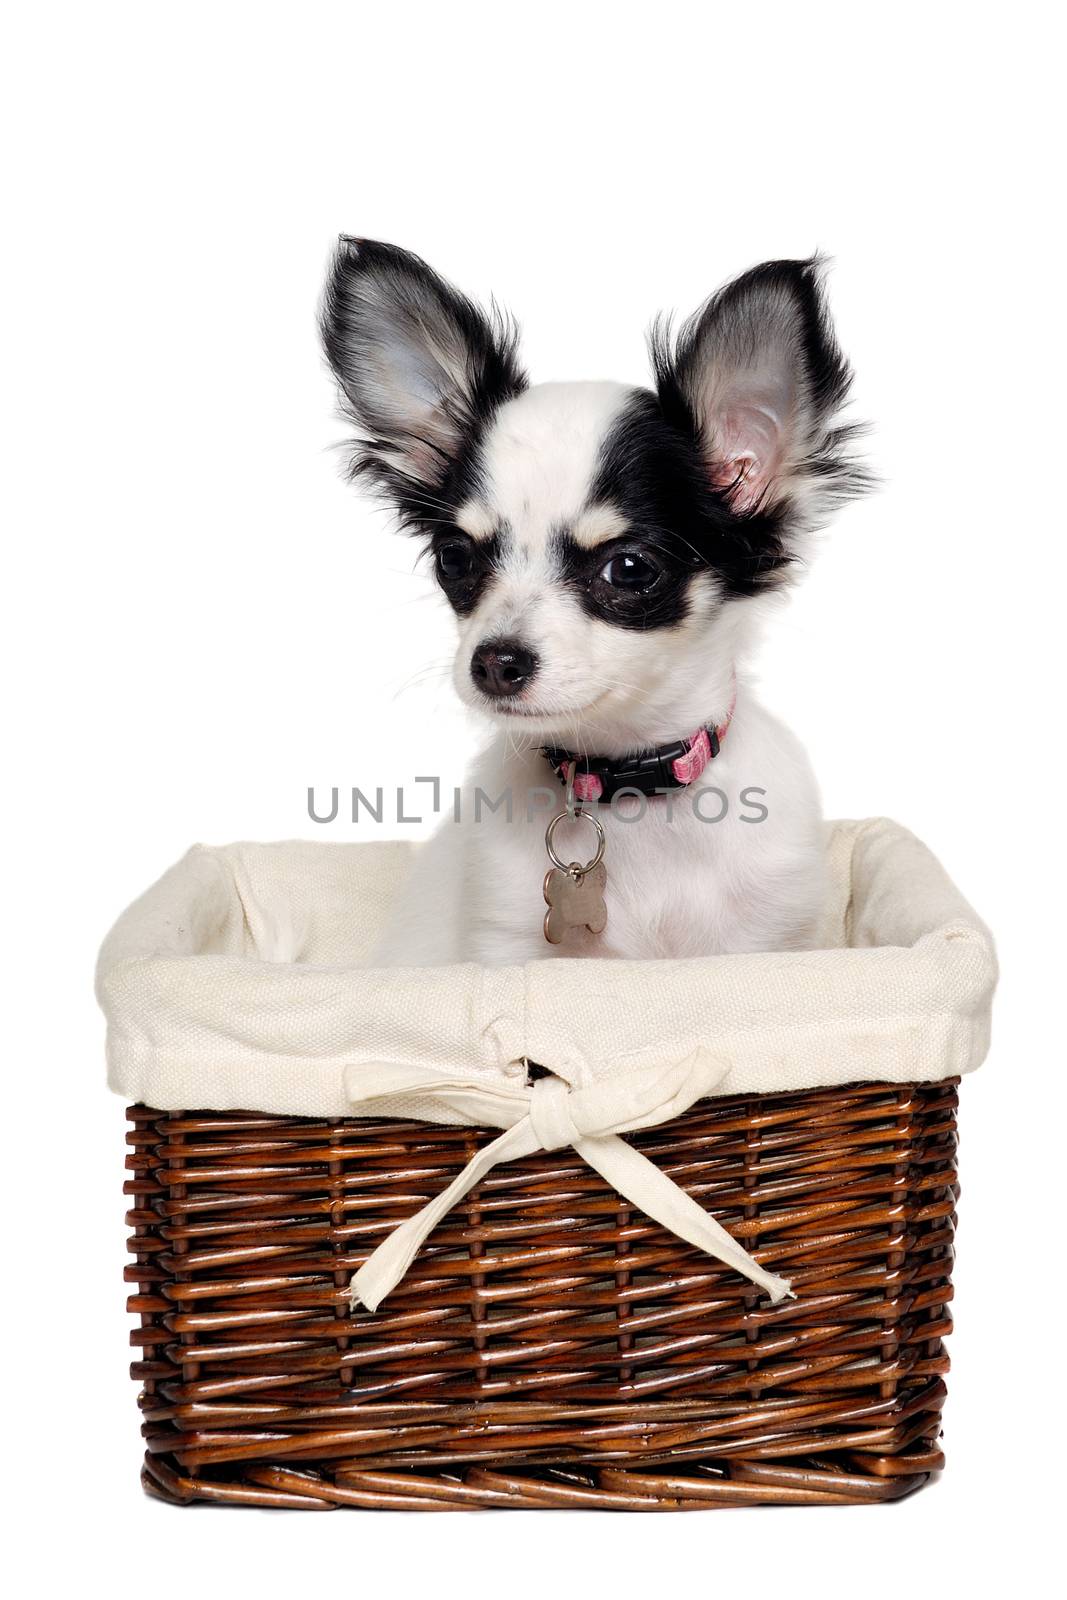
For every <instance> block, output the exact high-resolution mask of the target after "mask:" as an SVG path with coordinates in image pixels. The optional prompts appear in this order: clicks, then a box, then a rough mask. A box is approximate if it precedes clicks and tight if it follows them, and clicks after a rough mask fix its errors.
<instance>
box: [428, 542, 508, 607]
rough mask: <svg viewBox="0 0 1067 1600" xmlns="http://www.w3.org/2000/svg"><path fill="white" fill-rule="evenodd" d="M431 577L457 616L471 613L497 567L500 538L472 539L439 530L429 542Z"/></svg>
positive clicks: (499, 553)
mask: <svg viewBox="0 0 1067 1600" xmlns="http://www.w3.org/2000/svg"><path fill="white" fill-rule="evenodd" d="M430 553H431V555H432V557H433V564H434V575H435V577H436V578H437V581H438V583H439V584H440V585H441V588H442V589H443V590H444V592H445V595H446V596H447V598H448V601H449V604H450V605H451V606H452V609H453V610H454V611H455V612H456V614H457V616H461V617H466V616H469V614H470V613H471V612H472V611H473V610H474V608H475V606H476V605H477V604H478V601H479V599H480V598H481V596H482V593H483V591H484V589H485V586H486V584H487V583H488V582H489V580H490V579H491V577H492V576H493V574H494V572H496V570H497V568H498V567H499V565H500V558H501V554H502V549H501V539H500V536H499V535H498V534H494V535H493V537H492V538H491V539H472V538H471V537H470V536H469V534H466V533H463V532H462V531H461V530H460V529H459V528H448V527H446V528H442V529H440V530H438V532H436V533H435V534H434V536H433V538H432V539H431V541H430Z"/></svg>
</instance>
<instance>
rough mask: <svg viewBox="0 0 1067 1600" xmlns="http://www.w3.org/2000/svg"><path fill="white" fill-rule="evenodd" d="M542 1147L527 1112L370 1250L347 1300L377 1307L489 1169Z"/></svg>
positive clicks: (354, 1304)
mask: <svg viewBox="0 0 1067 1600" xmlns="http://www.w3.org/2000/svg"><path fill="white" fill-rule="evenodd" d="M537 1148H538V1143H537V1137H536V1135H535V1134H534V1132H533V1130H532V1128H531V1126H530V1120H529V1118H528V1117H523V1118H522V1120H521V1121H520V1122H517V1123H516V1124H515V1126H514V1127H511V1128H508V1129H507V1131H506V1132H505V1133H502V1134H501V1135H500V1137H499V1138H498V1139H494V1140H492V1142H491V1143H490V1144H487V1145H485V1146H484V1147H483V1148H482V1149H481V1150H479V1151H478V1152H477V1154H476V1155H474V1156H472V1157H471V1159H470V1160H469V1161H468V1162H467V1165H466V1166H465V1167H464V1168H463V1171H462V1172H461V1173H460V1174H459V1175H458V1177H455V1178H453V1180H452V1182H451V1183H450V1184H449V1186H448V1188H447V1189H444V1190H442V1192H441V1193H440V1194H439V1195H437V1196H435V1198H434V1199H433V1200H431V1201H430V1202H429V1204H427V1205H425V1206H423V1207H422V1210H421V1211H416V1213H415V1215H414V1216H413V1217H408V1218H407V1220H406V1221H405V1222H402V1223H401V1224H400V1226H399V1227H398V1228H394V1229H393V1231H392V1233H390V1234H389V1235H388V1237H387V1238H385V1239H383V1240H382V1242H381V1244H380V1245H379V1246H378V1248H377V1249H376V1250H374V1251H372V1252H371V1254H370V1255H369V1256H368V1257H367V1259H366V1261H365V1262H364V1263H363V1265H362V1266H361V1267H360V1269H359V1271H358V1272H357V1273H356V1274H355V1275H354V1277H353V1278H352V1281H351V1283H350V1285H349V1290H348V1304H349V1307H350V1309H351V1310H353V1311H356V1310H358V1309H359V1307H360V1306H365V1307H366V1308H367V1310H368V1311H377V1309H378V1307H379V1306H380V1305H381V1303H382V1301H383V1300H384V1299H385V1297H386V1295H388V1294H390V1293H391V1292H392V1290H393V1289H395V1287H396V1285H397V1284H398V1283H399V1282H400V1280H401V1278H402V1277H403V1276H404V1274H405V1273H406V1272H407V1270H408V1268H409V1267H410V1265H411V1263H412V1261H414V1259H415V1257H416V1255H417V1254H418V1252H419V1250H420V1249H421V1247H422V1245H423V1243H424V1241H425V1240H426V1239H427V1237H428V1236H429V1235H430V1234H431V1233H432V1232H433V1230H434V1228H436V1226H437V1224H438V1223H439V1222H441V1221H442V1220H443V1219H444V1218H445V1217H446V1216H447V1215H448V1213H449V1212H450V1211H451V1210H452V1207H453V1206H457V1205H459V1202H460V1201H461V1200H462V1199H463V1197H464V1196H465V1195H466V1194H468V1193H469V1192H470V1190H471V1189H473V1188H474V1185H475V1184H476V1183H480V1182H481V1180H482V1179H483V1178H484V1177H485V1175H486V1173H487V1172H488V1171H489V1170H490V1168H492V1167H494V1166H496V1164H497V1162H498V1161H519V1160H521V1159H522V1158H523V1157H524V1156H528V1155H532V1154H533V1152H534V1151H535V1150H536V1149H537Z"/></svg>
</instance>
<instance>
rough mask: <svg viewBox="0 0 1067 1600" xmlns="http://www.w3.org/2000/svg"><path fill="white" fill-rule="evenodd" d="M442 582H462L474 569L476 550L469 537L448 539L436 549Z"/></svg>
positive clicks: (439, 575) (438, 571)
mask: <svg viewBox="0 0 1067 1600" xmlns="http://www.w3.org/2000/svg"><path fill="white" fill-rule="evenodd" d="M434 555H435V557H436V560H437V575H438V577H439V578H440V579H441V582H442V583H460V582H461V581H462V580H463V579H464V578H469V577H470V575H471V572H472V571H473V570H474V551H473V549H472V548H471V544H470V541H469V540H468V539H448V540H446V542H445V543H444V544H439V545H438V546H437V549H436V550H435V551H434Z"/></svg>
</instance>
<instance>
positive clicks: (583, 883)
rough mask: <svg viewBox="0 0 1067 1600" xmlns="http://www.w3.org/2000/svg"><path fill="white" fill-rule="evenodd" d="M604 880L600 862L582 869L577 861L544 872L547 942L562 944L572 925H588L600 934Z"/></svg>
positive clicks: (604, 911) (603, 924) (605, 911)
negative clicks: (566, 866)
mask: <svg viewBox="0 0 1067 1600" xmlns="http://www.w3.org/2000/svg"><path fill="white" fill-rule="evenodd" d="M607 881H608V875H607V872H606V871H605V869H604V863H603V862H600V863H599V865H597V866H595V867H590V868H589V870H588V871H583V870H582V868H581V867H580V866H579V864H578V862H577V861H573V862H572V863H571V864H570V866H569V867H568V868H567V869H566V870H564V869H563V868H562V867H550V868H549V870H548V871H547V872H546V873H545V885H544V892H545V904H546V905H547V906H548V910H547V911H546V912H545V938H546V939H547V940H548V942H549V944H562V942H563V940H564V939H565V938H566V936H567V934H568V933H569V932H570V931H571V929H572V928H588V929H589V932H590V933H603V931H604V929H605V928H606V927H607V922H608V908H607V906H606V905H605V904H604V888H605V885H606V884H607Z"/></svg>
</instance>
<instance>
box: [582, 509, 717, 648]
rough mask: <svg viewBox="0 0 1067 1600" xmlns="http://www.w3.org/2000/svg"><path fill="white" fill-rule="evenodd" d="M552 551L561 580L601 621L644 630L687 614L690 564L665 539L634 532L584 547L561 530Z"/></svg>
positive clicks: (664, 625) (674, 621)
mask: <svg viewBox="0 0 1067 1600" xmlns="http://www.w3.org/2000/svg"><path fill="white" fill-rule="evenodd" d="M553 555H554V556H555V559H556V563H557V567H558V570H559V573H560V577H561V579H562V581H563V582H564V583H565V584H566V585H567V586H568V587H569V588H570V589H571V590H573V592H574V593H575V594H576V595H577V596H578V598H579V600H580V601H581V603H582V607H583V609H584V610H585V611H586V612H587V614H588V615H589V616H591V617H596V618H598V619H599V621H601V622H610V623H613V624H614V625H615V626H616V627H618V628H631V629H634V630H639V631H644V630H646V629H649V628H671V627H674V626H676V625H677V624H678V623H679V622H682V621H684V619H685V618H686V617H687V616H688V615H689V586H690V583H691V581H692V578H693V576H694V573H695V571H696V570H697V568H696V564H695V563H693V562H688V561H685V560H683V559H681V558H680V556H679V555H678V554H677V553H676V552H673V551H671V550H670V549H669V548H668V547H667V546H666V545H665V544H660V543H658V542H657V541H655V540H651V539H649V538H647V537H645V538H642V537H641V536H640V535H639V534H637V533H635V534H633V535H632V536H628V535H623V536H622V537H620V538H618V539H611V540H608V541H607V542H606V543H604V544H598V545H594V546H593V547H592V548H589V547H587V546H585V545H581V544H579V543H578V541H577V540H576V539H575V538H574V537H573V535H571V534H570V533H567V532H566V531H561V532H559V533H557V534H556V535H555V538H554V540H553Z"/></svg>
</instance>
